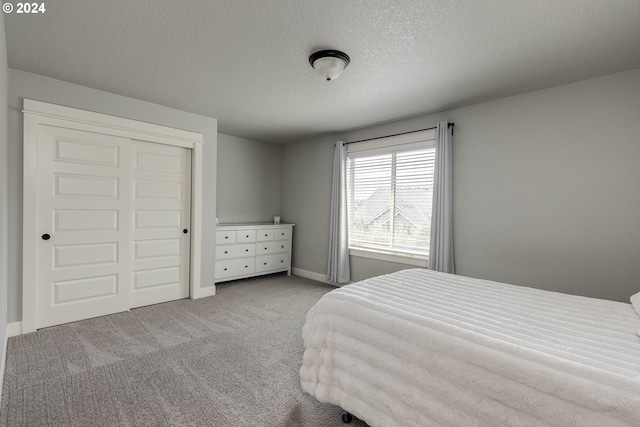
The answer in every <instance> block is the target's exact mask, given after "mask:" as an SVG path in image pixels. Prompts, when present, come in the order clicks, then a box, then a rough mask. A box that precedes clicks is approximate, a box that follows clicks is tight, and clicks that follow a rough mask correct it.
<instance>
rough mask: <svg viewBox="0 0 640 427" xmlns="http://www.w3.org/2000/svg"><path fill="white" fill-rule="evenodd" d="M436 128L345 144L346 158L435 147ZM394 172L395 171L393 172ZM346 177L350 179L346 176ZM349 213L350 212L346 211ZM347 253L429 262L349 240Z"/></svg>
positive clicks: (424, 264) (418, 263) (422, 264)
mask: <svg viewBox="0 0 640 427" xmlns="http://www.w3.org/2000/svg"><path fill="white" fill-rule="evenodd" d="M436 137H437V132H436V129H427V130H423V131H418V132H412V133H407V134H402V135H394V136H388V137H384V138H377V139H374V140H370V141H362V142H358V143H354V144H349V145H347V159H350V158H352V157H356V158H357V157H368V156H374V155H377V154H382V153H385V152H391V151H394V150H393V149H394V148H396V147H397V148H400V147H402V149H403V151H404V149H406V150H411V149H412V148H415V149H420V148H423V149H424V148H435V146H436ZM365 153H366V154H365ZM394 174H395V172H394ZM347 179H349V180H350V179H351V178H350V177H347ZM391 179H392V180H395V176H392V178H391ZM348 214H349V215H351V212H349V213H348ZM349 255H350V256H355V257H360V258H370V259H375V260H379V261H389V262H394V263H399V264H409V265H415V266H419V267H427V266H428V264H429V256H428V255H422V254H415V253H411V252H407V253H401V251H391V250H390V251H385V250H384V249H373V248H363V247H357V246H356V247H352V246H351V242H349Z"/></svg>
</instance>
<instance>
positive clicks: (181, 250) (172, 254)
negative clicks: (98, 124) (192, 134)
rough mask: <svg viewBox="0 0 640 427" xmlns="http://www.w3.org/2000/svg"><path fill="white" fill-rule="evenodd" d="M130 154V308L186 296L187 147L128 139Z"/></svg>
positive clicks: (188, 226) (188, 161)
mask: <svg viewBox="0 0 640 427" xmlns="http://www.w3.org/2000/svg"><path fill="white" fill-rule="evenodd" d="M131 156H132V164H133V169H132V176H133V179H132V182H131V189H132V212H131V215H132V223H133V233H132V242H131V245H132V251H131V256H132V267H133V268H132V280H131V307H132V308H134V307H140V306H143V305H149V304H157V303H160V302H165V301H171V300H175V299H180V298H187V297H188V296H189V268H188V266H189V257H190V244H191V240H190V219H191V218H190V215H191V214H190V204H191V150H189V149H186V148H181V147H174V146H168V145H161V144H152V143H148V142H143V141H133V142H132V153H131ZM185 231H186V232H185Z"/></svg>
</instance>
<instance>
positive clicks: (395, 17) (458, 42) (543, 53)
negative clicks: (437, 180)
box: [4, 0, 640, 143]
mask: <svg viewBox="0 0 640 427" xmlns="http://www.w3.org/2000/svg"><path fill="white" fill-rule="evenodd" d="M45 3H46V7H47V11H46V12H45V13H44V14H40V15H18V14H16V13H12V14H5V16H4V19H5V26H6V33H7V49H8V60H9V67H10V68H13V69H17V70H23V71H27V72H31V73H36V74H41V75H44V76H49V77H52V78H56V79H60V80H65V81H68V82H71V83H76V84H80V85H84V86H88V87H92V88H96V89H100V90H104V91H108V92H112V93H116V94H120V95H125V96H128V97H132V98H138V99H142V100H145V101H150V102H154V103H157V104H162V105H166V106H170V107H173V108H177V109H180V110H185V111H189V112H193V113H197V114H201V115H205V116H209V117H214V118H217V119H218V120H219V122H218V123H219V130H220V132H222V133H227V134H231V135H236V136H240V137H245V138H251V139H256V140H261V141H268V142H276V143H287V142H292V141H296V140H300V139H303V138H309V137H313V136H317V135H320V134H324V133H331V132H341V131H346V130H350V129H354V128H358V127H362V126H367V125H370V124H374V123H381V122H385V121H390V120H394V119H398V118H402V117H408V116H415V115H418V114H422V113H427V112H432V111H439V110H444V109H448V108H452V107H457V106H461V105H467V104H471V103H475V102H480V101H485V100H490V99H496V98H500V97H503V96H508V95H514V94H518V93H523V92H528V91H531V90H535V89H542V88H545V87H550V86H555V85H558V84H563V83H568V82H572V81H578V80H583V79H586V78H591V77H596V76H600V75H605V74H611V73H615V72H620V71H625V70H629V69H633V68H638V67H640V0H482V1H479V0H478V1H477V0H429V1H427V0H396V1H376V0H279V1H276V0H252V1H250V0H189V1H178V0H146V1H144V0H47V1H46V2H45ZM322 48H325V49H326V48H333V49H339V50H343V51H345V52H346V53H348V54H349V56H350V57H351V64H350V65H349V67H348V68H347V69H346V70H345V72H344V73H343V74H342V76H341V77H340V78H339V79H337V80H335V81H331V82H327V81H324V80H322V79H321V78H320V77H319V76H318V75H316V74H315V72H314V71H313V69H312V68H311V67H310V66H309V63H308V57H309V55H310V54H311V53H313V52H314V51H316V50H319V49H322Z"/></svg>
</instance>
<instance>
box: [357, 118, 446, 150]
mask: <svg viewBox="0 0 640 427" xmlns="http://www.w3.org/2000/svg"><path fill="white" fill-rule="evenodd" d="M455 125H456V124H455V123H449V124H448V127H450V128H452V127H454V126H455ZM436 128H437V126H433V127H430V128H425V129H418V130H410V131H409V132H400V133H394V134H393V135H385V136H376V137H375V138H368V139H360V140H358V141H350V142H345V145H346V144H355V143H356V142H365V141H373V140H374V139H382V138H389V137H392V136H398V135H406V134H408V133H416V132H422V131H424V130H432V129H436ZM451 134H452V135H453V130H451Z"/></svg>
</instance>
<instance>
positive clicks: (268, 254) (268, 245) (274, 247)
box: [215, 223, 294, 283]
mask: <svg viewBox="0 0 640 427" xmlns="http://www.w3.org/2000/svg"><path fill="white" fill-rule="evenodd" d="M293 225H294V224H271V223H264V224H220V225H218V226H217V227H216V263H215V264H216V276H215V282H216V283H218V282H224V281H226V280H235V279H243V278H245V277H252V276H259V275H261V274H270V273H276V272H279V271H286V272H287V274H289V275H291V237H292V234H293Z"/></svg>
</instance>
